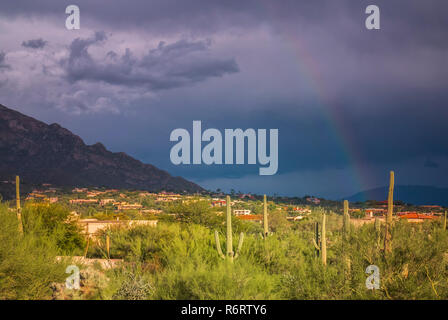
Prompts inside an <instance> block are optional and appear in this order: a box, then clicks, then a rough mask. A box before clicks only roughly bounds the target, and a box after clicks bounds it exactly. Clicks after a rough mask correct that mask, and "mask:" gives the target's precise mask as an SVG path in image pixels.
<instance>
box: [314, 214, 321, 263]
mask: <svg viewBox="0 0 448 320" xmlns="http://www.w3.org/2000/svg"><path fill="white" fill-rule="evenodd" d="M313 243H314V247H315V248H316V251H315V252H316V257H319V252H320V233H319V222H317V221H316V222H314V238H313Z"/></svg>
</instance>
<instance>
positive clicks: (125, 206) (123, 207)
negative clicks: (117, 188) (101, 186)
mask: <svg viewBox="0 0 448 320" xmlns="http://www.w3.org/2000/svg"><path fill="white" fill-rule="evenodd" d="M142 207H143V206H142V205H141V204H138V203H132V204H131V203H130V204H127V203H125V204H119V205H117V209H118V210H136V209H141V208H142Z"/></svg>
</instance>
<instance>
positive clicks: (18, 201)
mask: <svg viewBox="0 0 448 320" xmlns="http://www.w3.org/2000/svg"><path fill="white" fill-rule="evenodd" d="M16 206H17V220H18V221H19V233H23V222H22V208H21V207H20V178H19V176H16Z"/></svg>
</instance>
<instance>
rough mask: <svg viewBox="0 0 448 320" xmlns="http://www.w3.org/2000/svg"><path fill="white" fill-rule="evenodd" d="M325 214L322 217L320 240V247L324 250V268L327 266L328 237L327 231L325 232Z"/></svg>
mask: <svg viewBox="0 0 448 320" xmlns="http://www.w3.org/2000/svg"><path fill="white" fill-rule="evenodd" d="M325 218H326V217H325V213H324V214H323V216H322V239H321V240H320V245H321V248H322V264H323V265H324V266H326V265H327V236H326V230H325V228H326V227H325V220H326V219H325Z"/></svg>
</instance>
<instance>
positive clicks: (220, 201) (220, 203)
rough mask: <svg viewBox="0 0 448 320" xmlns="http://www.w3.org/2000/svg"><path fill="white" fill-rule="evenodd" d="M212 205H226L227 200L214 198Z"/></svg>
mask: <svg viewBox="0 0 448 320" xmlns="http://www.w3.org/2000/svg"><path fill="white" fill-rule="evenodd" d="M211 205H212V207H225V206H226V200H213V201H212V203H211Z"/></svg>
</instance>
